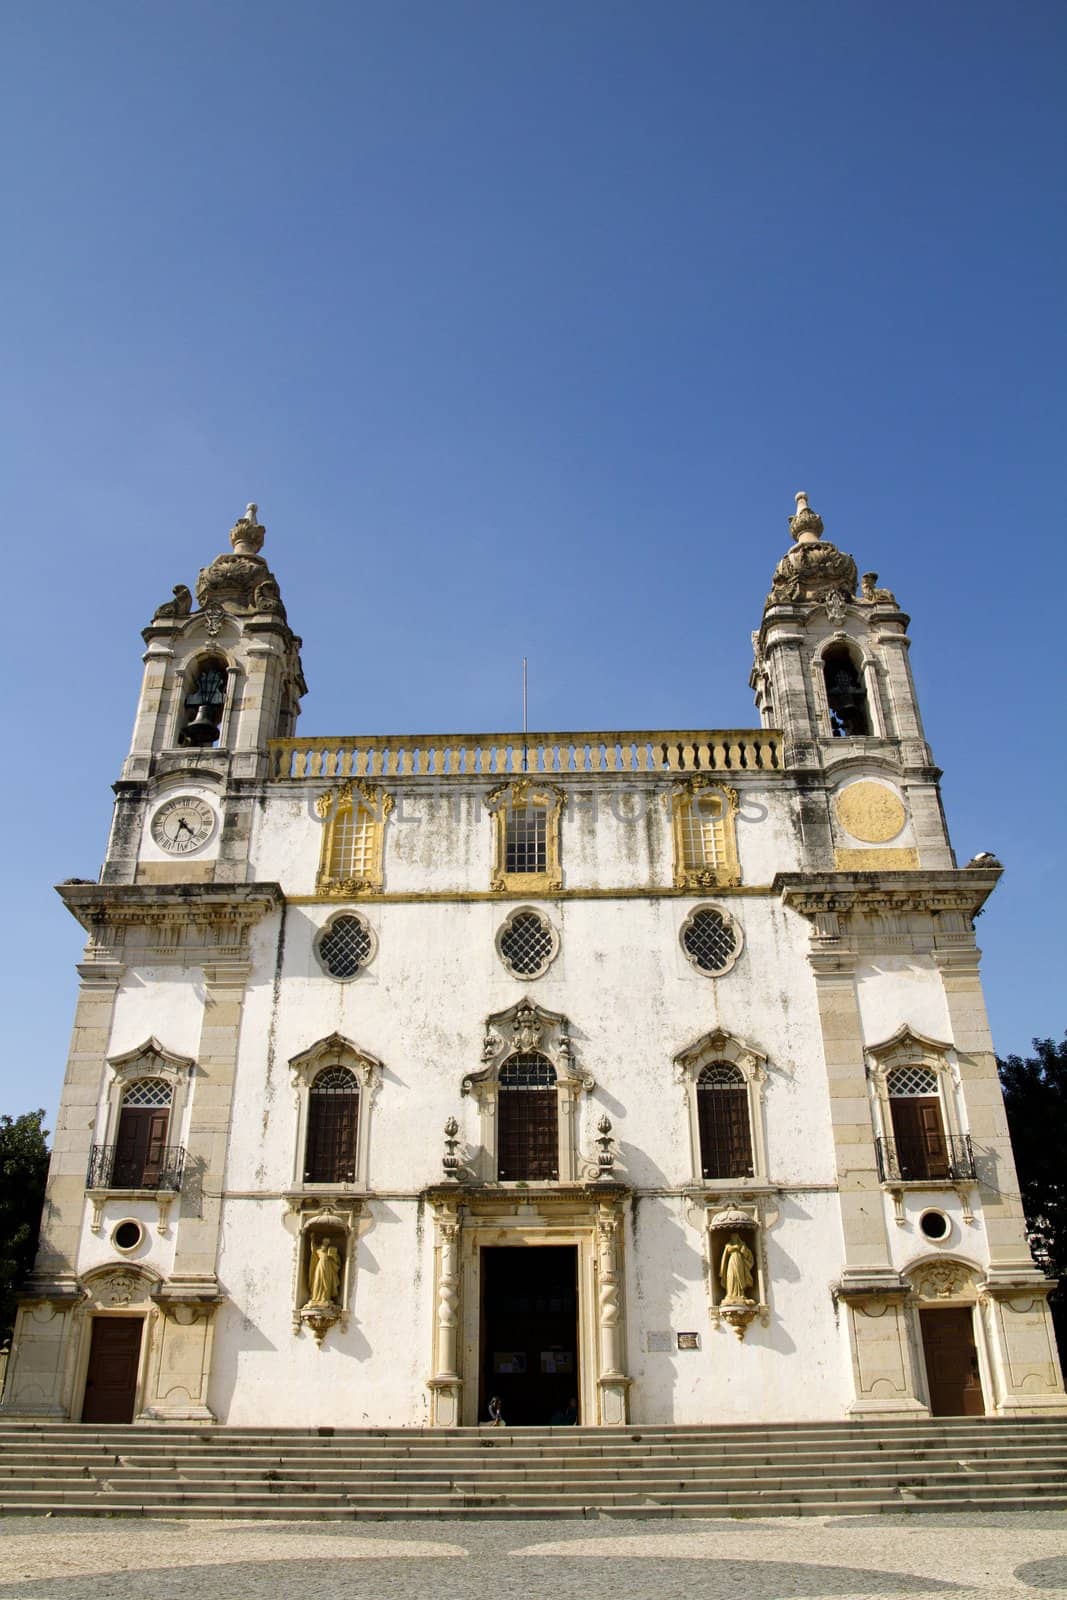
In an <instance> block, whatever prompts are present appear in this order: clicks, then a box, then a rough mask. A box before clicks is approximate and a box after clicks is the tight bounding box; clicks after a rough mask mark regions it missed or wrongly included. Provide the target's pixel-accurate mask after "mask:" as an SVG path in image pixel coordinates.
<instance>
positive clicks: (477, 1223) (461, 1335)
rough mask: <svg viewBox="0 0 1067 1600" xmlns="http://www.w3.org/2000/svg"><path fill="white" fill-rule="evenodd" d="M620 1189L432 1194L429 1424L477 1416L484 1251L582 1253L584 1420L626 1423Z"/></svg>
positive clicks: (469, 1423) (455, 1423) (466, 1421)
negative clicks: (561, 1249)
mask: <svg viewBox="0 0 1067 1600" xmlns="http://www.w3.org/2000/svg"><path fill="white" fill-rule="evenodd" d="M628 1196H629V1190H628V1189H626V1188H624V1187H623V1186H621V1185H618V1184H613V1185H610V1186H608V1185H600V1184H598V1185H597V1186H596V1187H593V1186H592V1185H588V1186H585V1185H578V1184H575V1185H568V1186H566V1187H564V1186H559V1187H555V1188H553V1189H552V1190H531V1191H529V1192H528V1193H526V1194H524V1193H522V1192H521V1191H515V1190H512V1191H503V1192H502V1191H500V1190H497V1191H484V1190H483V1191H481V1192H478V1191H474V1190H469V1189H467V1190H462V1191H457V1190H456V1189H454V1188H444V1187H441V1188H437V1189H433V1190H429V1191H427V1195H426V1198H427V1200H428V1201H429V1203H430V1205H431V1207H432V1211H433V1218H434V1314H433V1341H432V1370H431V1375H430V1378H429V1380H428V1387H429V1389H430V1392H431V1396H432V1398H431V1408H430V1411H431V1422H432V1424H433V1426H435V1427H440V1428H449V1427H460V1426H462V1427H473V1426H475V1425H476V1424H477V1423H478V1422H479V1421H480V1420H482V1419H480V1418H479V1416H478V1380H479V1372H480V1356H481V1351H480V1339H481V1326H480V1322H481V1251H482V1248H483V1247H485V1246H500V1245H503V1246H508V1247H511V1248H520V1249H526V1248H529V1249H536V1248H537V1246H538V1245H574V1246H576V1247H577V1252H578V1368H579V1385H580V1389H581V1394H580V1401H581V1416H582V1418H583V1420H585V1419H588V1420H589V1421H590V1422H594V1421H595V1422H597V1423H600V1424H602V1425H604V1426H607V1427H611V1426H621V1425H622V1424H624V1423H625V1422H626V1420H627V1417H628V1397H629V1388H630V1383H631V1379H630V1378H629V1376H628V1375H627V1373H626V1370H625V1368H626V1298H625V1292H624V1270H625V1269H624V1253H625V1252H624V1216H625V1209H624V1208H625V1203H626V1201H627V1199H628Z"/></svg>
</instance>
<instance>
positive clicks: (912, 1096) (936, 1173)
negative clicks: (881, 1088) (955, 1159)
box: [886, 1066, 951, 1183]
mask: <svg viewBox="0 0 1067 1600" xmlns="http://www.w3.org/2000/svg"><path fill="white" fill-rule="evenodd" d="M886 1089H887V1091H888V1094H889V1112H890V1116H891V1117H892V1119H893V1140H894V1144H895V1147H896V1148H895V1152H894V1153H895V1155H896V1161H895V1163H893V1164H894V1165H895V1166H896V1169H897V1172H898V1173H899V1175H900V1178H901V1180H902V1181H903V1182H905V1183H907V1182H909V1181H910V1182H913V1183H914V1182H921V1181H922V1180H923V1179H929V1178H934V1179H940V1178H948V1177H950V1176H951V1172H950V1164H949V1150H948V1143H947V1140H946V1139H945V1124H944V1120H943V1118H942V1115H941V1097H940V1095H939V1094H938V1092H937V1073H936V1072H934V1071H933V1070H932V1068H930V1067H920V1066H912V1067H896V1068H894V1070H893V1071H892V1072H889V1073H887V1074H886Z"/></svg>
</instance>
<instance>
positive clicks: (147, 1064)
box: [86, 1036, 196, 1238]
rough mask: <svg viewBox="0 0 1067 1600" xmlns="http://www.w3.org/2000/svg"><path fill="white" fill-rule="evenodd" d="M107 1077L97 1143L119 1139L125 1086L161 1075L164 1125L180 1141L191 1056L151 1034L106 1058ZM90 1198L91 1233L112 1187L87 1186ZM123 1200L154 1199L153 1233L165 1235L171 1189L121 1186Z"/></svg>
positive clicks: (171, 1137)
mask: <svg viewBox="0 0 1067 1600" xmlns="http://www.w3.org/2000/svg"><path fill="white" fill-rule="evenodd" d="M107 1064H108V1068H109V1076H108V1080H107V1086H106V1094H105V1099H104V1106H103V1122H102V1126H101V1127H100V1138H99V1139H98V1140H97V1141H96V1142H97V1143H98V1144H103V1145H113V1144H115V1143H116V1141H117V1139H118V1132H119V1118H120V1117H121V1116H122V1102H123V1098H124V1096H125V1094H126V1091H127V1089H129V1088H130V1087H132V1085H133V1084H135V1083H137V1082H138V1081H139V1080H140V1079H141V1078H162V1079H163V1080H164V1081H165V1082H167V1083H169V1084H170V1123H169V1125H168V1128H167V1143H168V1145H177V1144H181V1143H182V1133H183V1129H184V1127H185V1112H186V1107H187V1105H188V1101H189V1097H190V1090H191V1088H192V1079H193V1073H194V1071H195V1068H196V1063H195V1062H194V1061H193V1059H192V1057H191V1056H180V1055H177V1054H175V1052H174V1051H172V1050H167V1049H165V1048H164V1046H163V1045H161V1044H160V1042H159V1040H158V1039H157V1038H155V1037H154V1036H153V1037H151V1038H148V1039H146V1040H145V1041H144V1043H143V1044H139V1045H138V1046H137V1048H136V1049H135V1050H127V1051H125V1052H124V1053H123V1054H122V1055H118V1056H109V1057H108V1063H107ZM86 1193H87V1194H88V1196H89V1199H90V1200H91V1201H92V1206H93V1214H92V1218H91V1219H90V1222H89V1227H90V1230H91V1232H93V1233H100V1232H101V1230H102V1228H103V1225H104V1206H105V1203H106V1201H107V1199H108V1198H109V1196H110V1195H111V1194H112V1193H114V1191H113V1190H111V1189H87V1190H86ZM122 1196H123V1200H124V1201H126V1200H155V1201H156V1202H157V1204H158V1206H159V1218H158V1221H157V1224H156V1232H157V1233H158V1234H160V1236H161V1237H164V1238H165V1237H166V1235H167V1232H168V1226H169V1218H170V1208H171V1205H172V1203H173V1200H174V1193H173V1191H172V1190H170V1189H124V1190H123V1191H122Z"/></svg>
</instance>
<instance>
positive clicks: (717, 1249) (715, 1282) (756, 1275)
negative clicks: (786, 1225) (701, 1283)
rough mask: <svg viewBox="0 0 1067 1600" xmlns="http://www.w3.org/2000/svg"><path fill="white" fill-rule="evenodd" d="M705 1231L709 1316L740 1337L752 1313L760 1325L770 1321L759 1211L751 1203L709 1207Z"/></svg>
mask: <svg viewBox="0 0 1067 1600" xmlns="http://www.w3.org/2000/svg"><path fill="white" fill-rule="evenodd" d="M706 1231H707V1242H708V1299H709V1310H710V1314H711V1319H712V1321H713V1322H715V1323H725V1324H726V1326H727V1327H730V1328H732V1329H733V1331H734V1333H736V1335H737V1337H738V1338H739V1339H743V1338H744V1337H745V1333H746V1332H747V1330H748V1326H749V1323H751V1322H752V1321H753V1320H754V1319H755V1318H756V1317H758V1318H759V1320H760V1322H761V1324H762V1325H763V1326H764V1327H766V1325H767V1323H768V1322H769V1321H770V1310H769V1307H768V1305H767V1292H766V1284H767V1269H766V1261H765V1258H764V1247H763V1227H762V1224H761V1220H760V1215H759V1211H758V1209H757V1207H756V1206H754V1205H753V1206H746V1205H729V1206H727V1207H725V1208H724V1209H722V1210H717V1211H714V1210H711V1209H710V1208H709V1210H708V1213H707V1224H706Z"/></svg>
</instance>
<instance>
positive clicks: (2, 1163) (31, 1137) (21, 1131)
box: [0, 1111, 48, 1344]
mask: <svg viewBox="0 0 1067 1600" xmlns="http://www.w3.org/2000/svg"><path fill="white" fill-rule="evenodd" d="M46 1137H47V1134H46V1130H45V1128H44V1112H43V1111H27V1112H26V1114H25V1115H24V1116H21V1117H0V1344H3V1343H4V1342H6V1340H7V1339H9V1338H10V1336H11V1330H12V1328H13V1327H14V1325H15V1290H16V1289H17V1288H18V1287H19V1285H20V1284H21V1283H22V1282H23V1280H24V1279H25V1278H26V1276H27V1275H28V1273H29V1270H30V1268H31V1267H32V1266H33V1258H34V1255H35V1253H36V1250H37V1234H38V1231H39V1229H40V1226H41V1206H42V1204H43V1203H44V1184H45V1178H46V1177H47V1176H48V1146H47V1144H46V1143H45V1139H46Z"/></svg>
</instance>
